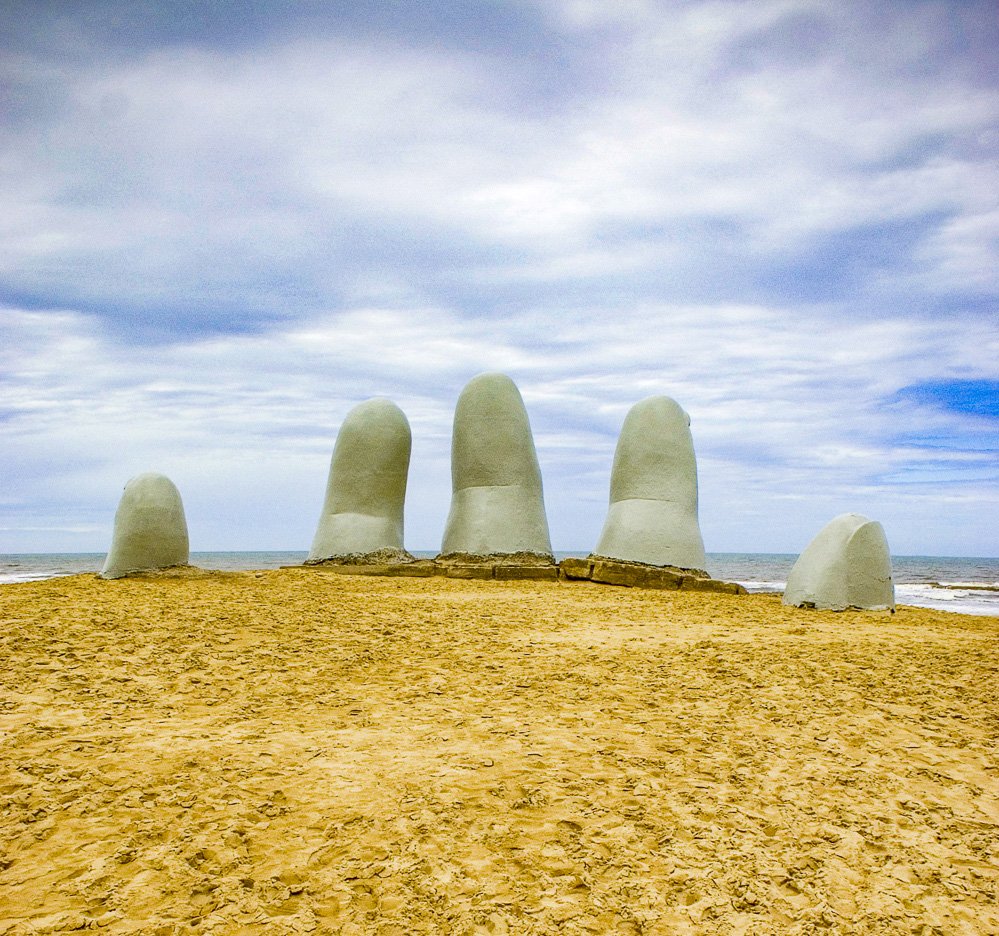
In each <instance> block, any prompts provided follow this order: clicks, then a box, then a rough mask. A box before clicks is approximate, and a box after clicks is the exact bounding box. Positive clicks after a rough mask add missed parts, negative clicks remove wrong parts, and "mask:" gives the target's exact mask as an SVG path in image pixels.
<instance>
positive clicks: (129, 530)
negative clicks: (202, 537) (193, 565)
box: [101, 472, 190, 579]
mask: <svg viewBox="0 0 999 936" xmlns="http://www.w3.org/2000/svg"><path fill="white" fill-rule="evenodd" d="M189 559H190V545H189V542H188V537H187V520H186V519H185V517H184V504H183V502H182V501H181V499H180V492H179V491H178V490H177V488H176V486H175V485H174V483H173V482H172V481H171V480H170V479H169V478H168V477H166V476H165V475H161V474H156V473H154V472H149V473H147V474H141V475H137V476H136V477H134V478H132V479H131V480H130V481H129V482H128V483H127V484H126V485H125V490H124V492H123V493H122V495H121V500H120V501H119V502H118V510H117V511H116V512H115V515H114V533H113V535H112V537H111V549H110V550H109V552H108V554H107V558H106V559H105V561H104V568H103V569H102V570H101V576H102V577H103V578H109V579H111V578H121V577H122V576H123V575H128V574H129V573H130V572H144V571H150V570H153V569H168V568H170V567H172V566H179V565H187V563H188V561H189Z"/></svg>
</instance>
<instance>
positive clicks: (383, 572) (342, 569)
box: [307, 559, 443, 578]
mask: <svg viewBox="0 0 999 936" xmlns="http://www.w3.org/2000/svg"><path fill="white" fill-rule="evenodd" d="M307 565H308V566H309V567H310V568H317V569H322V570H325V571H327V572H335V573H337V574H338V575H377V576H405V577H410V578H430V577H432V576H434V575H441V574H443V573H442V572H441V569H440V568H439V567H438V566H437V564H436V563H434V562H433V561H432V560H429V559H426V560H417V561H415V562H395V563H381V564H380V563H376V562H334V563H328V564H327V563H321V562H310V563H307Z"/></svg>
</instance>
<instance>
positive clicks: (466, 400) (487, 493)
mask: <svg viewBox="0 0 999 936" xmlns="http://www.w3.org/2000/svg"><path fill="white" fill-rule="evenodd" d="M451 482H452V494H451V510H450V513H449V514H448V518H447V524H446V525H445V529H444V537H443V542H442V544H441V554H442V555H449V554H452V553H466V554H468V555H471V556H496V555H510V554H513V553H533V554H536V555H541V556H552V557H553V554H552V546H551V537H550V536H549V532H548V518H547V516H546V514H545V503H544V495H543V491H542V485H541V468H540V466H539V465H538V456H537V452H536V451H535V448H534V437H533V436H532V434H531V424H530V422H529V420H528V418H527V410H526V409H525V407H524V401H523V399H522V398H521V395H520V391H519V390H518V389H517V385H516V384H515V383H514V382H513V381H512V380H511V379H510V378H509V377H507V376H505V375H504V374H493V373H490V374H480V375H479V376H478V377H474V378H473V379H472V380H471V381H469V383H468V384H467V385H466V386H465V388H464V389H463V390H462V392H461V395H460V396H459V397H458V403H457V406H456V407H455V412H454V431H453V434H452V437H451Z"/></svg>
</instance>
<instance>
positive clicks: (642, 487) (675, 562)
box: [593, 396, 706, 570]
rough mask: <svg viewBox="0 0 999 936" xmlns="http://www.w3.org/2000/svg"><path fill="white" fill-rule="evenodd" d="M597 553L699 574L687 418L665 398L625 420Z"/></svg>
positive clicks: (701, 559)
mask: <svg viewBox="0 0 999 936" xmlns="http://www.w3.org/2000/svg"><path fill="white" fill-rule="evenodd" d="M593 554H594V555H595V556H605V557H607V558H608V559H621V560H624V561H627V562H642V563H646V564H647V565H654V566H676V567H677V568H680V569H699V570H700V569H704V567H705V565H706V559H705V556H704V540H703V539H702V538H701V528H700V525H699V523H698V520H697V462H696V460H695V458H694V442H693V438H692V437H691V434H690V417H689V416H688V415H687V414H686V412H684V410H683V409H682V408H681V407H680V406H679V404H678V403H677V402H676V401H675V400H672V399H670V398H669V397H666V396H652V397H648V398H647V399H645V400H642V401H641V402H639V403H636V404H635V405H634V406H633V407H632V408H631V410H630V411H629V412H628V415H627V416H626V417H625V420H624V425H623V426H622V427H621V435H620V436H619V438H618V442H617V449H616V450H615V452H614V465H613V468H612V469H611V484H610V507H609V509H608V511H607V519H606V521H605V522H604V527H603V530H602V532H601V534H600V539H599V540H598V542H597V546H596V549H595V550H594V551H593Z"/></svg>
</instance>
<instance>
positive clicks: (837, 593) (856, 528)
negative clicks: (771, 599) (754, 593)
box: [783, 513, 895, 611]
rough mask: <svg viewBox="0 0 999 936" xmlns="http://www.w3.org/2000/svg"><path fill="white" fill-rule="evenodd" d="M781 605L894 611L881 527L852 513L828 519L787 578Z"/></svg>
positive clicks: (889, 572) (891, 581)
mask: <svg viewBox="0 0 999 936" xmlns="http://www.w3.org/2000/svg"><path fill="white" fill-rule="evenodd" d="M783 601H784V604H787V605H796V606H797V607H813V608H821V609H825V610H830V611H843V610H845V609H846V608H861V609H865V610H870V611H884V610H891V611H894V610H895V583H894V581H893V579H892V569H891V552H890V551H889V549H888V540H887V539H886V538H885V531H884V529H883V527H882V526H881V524H880V523H877V522H876V521H874V520H868V519H867V517H864V516H861V515H860V514H854V513H846V514H840V515H839V516H838V517H836V518H834V519H833V520H831V521H830V522H829V523H828V524H826V526H824V527H823V528H822V529H821V530H820V531H819V533H818V535H817V536H816V537H815V538H814V539H813V540H812V541H811V542H810V543H809V544H808V545H807V546H806V547H805V549H804V551H803V552H802V554H801V555H800V556H799V557H798V561H797V562H795V564H794V566H793V567H792V569H791V571H790V573H788V577H787V587H786V588H785V590H784V598H783Z"/></svg>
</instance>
